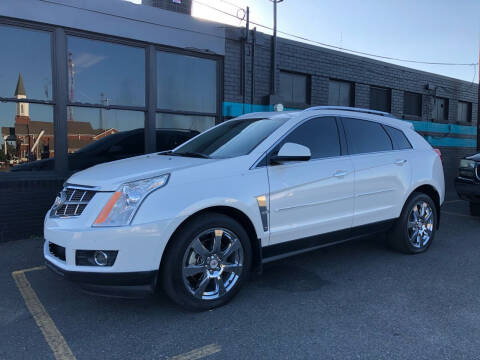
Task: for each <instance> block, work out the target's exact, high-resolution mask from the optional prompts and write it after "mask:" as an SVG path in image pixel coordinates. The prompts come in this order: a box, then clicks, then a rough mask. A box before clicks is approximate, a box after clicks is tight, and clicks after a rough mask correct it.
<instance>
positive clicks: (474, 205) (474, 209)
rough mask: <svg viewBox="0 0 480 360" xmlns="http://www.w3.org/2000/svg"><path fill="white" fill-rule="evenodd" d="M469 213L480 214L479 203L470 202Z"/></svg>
mask: <svg viewBox="0 0 480 360" xmlns="http://www.w3.org/2000/svg"><path fill="white" fill-rule="evenodd" d="M470 215H472V216H480V203H474V202H471V203H470Z"/></svg>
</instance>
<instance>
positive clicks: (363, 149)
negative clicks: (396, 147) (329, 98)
mask: <svg viewBox="0 0 480 360" xmlns="http://www.w3.org/2000/svg"><path fill="white" fill-rule="evenodd" d="M342 121H343V126H344V127H345V132H346V135H347V142H348V149H349V151H350V153H351V154H365V153H372V152H378V151H389V150H393V147H392V142H391V140H390V138H389V137H388V135H387V133H386V132H385V130H383V127H382V125H380V124H378V123H376V122H373V121H367V120H359V119H349V118H344V119H342Z"/></svg>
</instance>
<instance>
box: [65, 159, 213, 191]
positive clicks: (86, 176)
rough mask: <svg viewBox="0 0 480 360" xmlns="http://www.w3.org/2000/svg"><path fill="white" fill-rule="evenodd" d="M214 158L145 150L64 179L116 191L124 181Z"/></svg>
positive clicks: (205, 162)
mask: <svg viewBox="0 0 480 360" xmlns="http://www.w3.org/2000/svg"><path fill="white" fill-rule="evenodd" d="M216 161H217V160H215V159H201V158H191V157H180V156H167V155H158V154H148V155H142V156H136V157H132V158H128V159H123V160H117V161H112V162H108V163H103V164H100V165H96V166H93V167H91V168H89V169H86V170H83V171H80V172H78V173H75V174H74V175H72V176H71V177H70V178H69V179H68V180H67V183H69V184H75V185H83V186H95V187H98V188H99V190H103V191H115V190H117V189H118V187H119V186H120V185H121V184H123V183H125V182H131V181H135V180H140V179H146V178H150V177H154V176H159V175H163V174H167V173H171V172H172V171H175V170H180V169H184V168H191V167H196V166H201V165H205V164H210V163H212V162H216Z"/></svg>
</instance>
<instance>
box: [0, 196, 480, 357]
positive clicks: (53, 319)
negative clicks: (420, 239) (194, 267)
mask: <svg viewBox="0 0 480 360" xmlns="http://www.w3.org/2000/svg"><path fill="white" fill-rule="evenodd" d="M479 259H480V218H474V217H471V216H469V214H468V206H467V203H465V202H463V201H459V200H453V201H450V202H448V203H446V204H445V205H444V207H443V210H442V223H441V228H440V230H439V231H438V233H437V237H436V239H435V242H434V243H433V244H432V246H431V247H430V249H429V251H428V252H427V253H425V254H420V255H413V256H412V255H403V254H399V253H396V252H393V251H391V250H390V249H389V248H388V247H387V245H386V243H385V237H384V236H377V237H374V238H369V239H364V240H359V241H355V242H351V243H346V244H341V245H338V246H334V247H330V248H327V249H323V250H319V251H315V252H311V253H307V254H303V255H299V256H296V257H292V258H289V259H284V260H281V261H278V262H275V263H271V264H268V265H267V266H265V268H264V273H263V275H261V276H256V277H254V278H252V279H251V280H250V281H249V282H248V283H247V284H246V286H245V287H244V288H243V289H242V291H241V292H240V293H239V294H238V296H237V297H236V298H235V299H234V300H233V301H232V302H230V303H229V304H228V305H226V306H224V307H222V308H219V309H215V310H212V311H207V312H203V313H193V312H189V311H186V310H183V309H181V308H179V307H177V306H175V305H173V304H172V303H170V302H169V301H168V299H167V298H166V297H165V296H164V295H163V294H161V293H160V294H158V295H155V296H153V297H151V298H147V299H142V300H126V299H112V298H104V297H98V296H92V295H88V294H85V293H83V292H82V291H81V290H79V289H78V288H77V287H76V286H75V285H74V284H71V283H69V282H68V281H66V280H63V279H61V278H59V277H58V276H57V275H55V274H53V273H52V272H50V271H49V270H46V269H44V268H35V269H33V270H31V271H27V272H23V271H22V270H24V269H31V268H32V267H37V266H41V265H43V260H42V240H41V239H30V240H23V241H12V242H8V243H4V244H1V245H0V289H1V292H0V359H2V360H3V359H55V358H57V359H72V358H76V359H79V360H80V359H91V358H95V359H167V358H173V359H177V360H178V359H182V360H185V359H203V358H205V359H209V360H210V359H212V360H213V359H477V358H480V340H479V339H480V301H479V299H480V286H479V285H480V282H479V275H478V274H479V273H480V261H479ZM19 270H20V272H18V271H19ZM15 271H17V272H16V273H14V274H12V272H15ZM39 304H40V305H39ZM54 330H55V331H56V332H55V331H54ZM59 344H60V345H62V344H63V345H62V346H64V347H63V349H64V350H65V349H66V350H68V351H69V352H68V351H66V350H65V352H62V351H60V350H61V349H62V347H59ZM55 349H56V350H57V351H56V352H55ZM58 349H60V350H58Z"/></svg>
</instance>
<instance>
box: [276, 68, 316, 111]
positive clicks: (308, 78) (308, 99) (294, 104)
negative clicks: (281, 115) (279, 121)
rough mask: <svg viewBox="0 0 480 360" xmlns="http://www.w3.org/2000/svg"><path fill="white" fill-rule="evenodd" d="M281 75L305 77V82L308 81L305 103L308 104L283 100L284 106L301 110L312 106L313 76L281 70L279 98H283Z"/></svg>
mask: <svg viewBox="0 0 480 360" xmlns="http://www.w3.org/2000/svg"><path fill="white" fill-rule="evenodd" d="M281 73H285V74H289V75H299V76H304V77H305V80H306V89H305V101H306V102H296V101H287V100H285V99H283V98H282V103H283V105H285V106H287V107H300V108H306V107H308V106H310V104H311V102H312V96H311V93H312V76H311V75H310V74H307V73H302V72H298V71H290V70H286V69H279V74H278V84H279V86H278V91H277V94H278V96H279V97H281V95H280V76H281Z"/></svg>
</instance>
